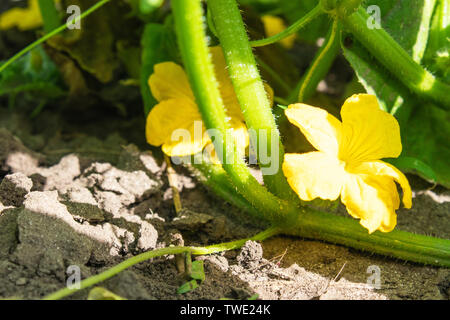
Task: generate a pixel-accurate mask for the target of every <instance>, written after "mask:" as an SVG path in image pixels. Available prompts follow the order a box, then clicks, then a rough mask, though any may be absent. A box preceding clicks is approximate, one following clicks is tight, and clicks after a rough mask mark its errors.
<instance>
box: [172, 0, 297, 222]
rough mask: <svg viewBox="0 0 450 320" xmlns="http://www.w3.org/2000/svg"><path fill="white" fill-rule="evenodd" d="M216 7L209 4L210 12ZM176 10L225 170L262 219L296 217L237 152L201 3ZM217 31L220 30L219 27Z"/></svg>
mask: <svg viewBox="0 0 450 320" xmlns="http://www.w3.org/2000/svg"><path fill="white" fill-rule="evenodd" d="M212 3H213V2H211V1H210V2H209V5H210V8H212V6H211V4H212ZM172 10H173V13H174V18H175V27H176V31H177V36H178V42H179V47H180V51H181V55H182V57H183V62H184V66H185V68H186V72H187V74H188V77H189V80H190V83H191V87H192V90H193V92H194V95H195V98H196V102H197V105H198V107H199V110H200V113H201V114H202V118H203V121H204V123H205V126H206V128H207V129H210V130H214V131H215V132H216V133H218V134H217V135H216V137H214V148H215V151H216V153H217V155H218V157H219V159H222V165H223V168H224V169H225V171H226V172H227V174H228V176H229V178H230V179H231V181H232V183H233V185H234V187H235V188H236V190H237V191H238V192H239V193H240V194H241V195H242V196H243V197H244V198H245V199H246V200H247V201H248V202H250V203H251V204H252V205H253V206H254V207H255V208H256V209H257V210H258V212H259V215H260V217H261V218H262V219H266V220H269V221H271V222H272V223H275V224H279V223H280V220H283V216H286V215H290V214H295V208H293V207H292V206H289V205H288V203H287V202H285V201H282V200H281V199H279V198H277V197H276V196H274V195H273V194H271V193H270V192H268V191H267V189H266V188H265V187H263V186H261V185H260V184H259V182H258V181H257V180H256V179H255V178H254V177H253V176H252V174H251V173H250V171H249V169H248V168H247V166H246V164H245V162H244V161H243V159H241V157H240V156H239V154H238V153H237V152H236V148H235V144H234V140H233V138H232V137H231V136H230V134H229V131H228V123H227V120H226V114H225V107H224V104H223V101H222V98H221V95H220V91H219V88H218V83H217V80H216V77H215V73H214V68H213V65H212V62H211V56H210V52H209V48H208V43H207V38H206V34H205V29H204V24H203V22H204V19H203V10H202V6H201V0H174V1H172ZM212 13H213V14H214V12H213V11H212ZM216 27H217V28H218V29H219V27H218V25H217V24H216ZM261 90H262V92H264V94H262V95H261V96H260V97H259V98H260V99H262V98H263V99H266V100H267V97H266V94H265V91H264V88H263V87H262V83H261ZM254 98H255V99H257V98H258V97H254ZM257 112H259V111H257ZM271 119H272V121H273V118H271ZM217 136H220V138H219V137H217ZM286 184H287V183H286Z"/></svg>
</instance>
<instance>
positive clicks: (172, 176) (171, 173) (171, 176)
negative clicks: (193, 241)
mask: <svg viewBox="0 0 450 320" xmlns="http://www.w3.org/2000/svg"><path fill="white" fill-rule="evenodd" d="M164 161H165V162H166V165H167V169H166V172H167V179H168V180H169V186H170V188H171V189H172V198H173V206H174V207H175V212H176V214H177V216H179V215H180V212H181V210H183V206H182V205H181V198H180V192H179V191H178V188H177V173H176V172H175V170H174V168H173V167H172V162H171V161H170V158H169V157H168V156H167V155H166V154H164Z"/></svg>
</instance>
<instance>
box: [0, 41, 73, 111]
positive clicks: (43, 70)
mask: <svg viewBox="0 0 450 320" xmlns="http://www.w3.org/2000/svg"><path fill="white" fill-rule="evenodd" d="M7 94H8V95H10V99H11V100H10V101H13V100H14V99H15V97H16V96H17V95H18V94H22V97H24V98H26V99H27V101H31V102H34V103H37V105H40V104H41V103H44V104H45V102H46V101H47V100H49V99H54V98H58V97H61V96H62V95H64V94H65V90H64V89H63V88H62V81H61V76H60V73H59V71H58V68H57V67H56V65H55V64H54V63H53V61H52V60H51V59H50V58H49V57H48V55H47V54H46V53H45V51H44V49H43V48H42V47H41V46H39V47H37V48H35V49H34V50H33V51H31V52H29V53H28V54H26V55H25V56H23V57H22V58H21V59H19V60H18V61H16V62H15V63H14V64H12V65H11V66H10V67H9V68H7V69H5V71H3V72H2V73H1V74H0V96H1V95H7Z"/></svg>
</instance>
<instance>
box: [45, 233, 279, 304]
mask: <svg viewBox="0 0 450 320" xmlns="http://www.w3.org/2000/svg"><path fill="white" fill-rule="evenodd" d="M277 233H279V229H277V228H269V229H267V230H265V231H263V232H260V233H258V234H257V235H255V236H253V237H251V238H247V239H241V240H237V241H232V242H226V243H221V244H217V245H211V246H207V247H167V248H162V249H156V250H153V251H148V252H144V253H141V254H139V255H137V256H134V257H132V258H129V259H127V260H125V261H123V262H121V263H119V264H118V265H115V266H114V267H112V268H110V269H108V270H106V271H104V272H102V273H99V274H97V275H95V276H92V277H89V278H87V279H85V280H83V281H81V282H80V283H79V286H77V287H76V288H64V289H61V290H59V291H56V292H54V293H52V294H49V295H47V296H45V297H44V298H43V300H59V299H62V298H64V297H67V296H69V295H71V294H74V293H75V292H77V291H80V290H83V289H85V288H88V287H90V286H93V285H95V284H97V283H100V282H102V281H105V280H107V279H109V278H111V277H113V276H115V275H116V274H118V273H119V272H121V271H123V270H125V269H128V268H130V267H132V266H134V265H135V264H138V263H140V262H143V261H146V260H149V259H153V258H157V257H161V256H164V255H172V254H175V255H176V254H180V253H190V254H192V255H207V254H213V253H218V252H222V251H228V250H234V249H238V248H240V247H242V246H243V245H244V244H245V243H246V242H247V241H249V240H252V241H263V240H265V239H267V238H269V237H271V236H274V235H276V234H277Z"/></svg>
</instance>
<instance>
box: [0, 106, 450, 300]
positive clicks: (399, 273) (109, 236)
mask: <svg viewBox="0 0 450 320" xmlns="http://www.w3.org/2000/svg"><path fill="white" fill-rule="evenodd" d="M0 102H1V101H0ZM21 114H22V113H21ZM21 114H19V113H15V112H11V111H10V110H8V109H7V108H0V170H1V171H0V230H1V232H0V297H3V298H11V297H19V298H25V299H39V298H42V297H43V296H45V295H47V294H49V293H52V292H53V291H55V290H58V289H60V288H62V287H64V286H65V283H66V280H67V278H68V274H67V273H66V271H67V268H68V267H70V266H78V267H79V268H80V270H81V274H82V277H83V278H85V277H89V276H91V275H94V274H97V273H99V272H101V271H103V270H106V269H107V268H109V267H111V266H113V265H115V264H117V263H119V262H120V261H123V260H124V259H126V258H128V257H131V256H133V255H135V254H138V253H141V252H144V251H147V250H151V249H154V248H160V247H166V246H168V245H170V244H172V243H174V241H175V240H174V239H179V238H180V235H181V237H182V238H183V240H184V243H185V245H207V244H214V243H219V242H224V241H229V240H235V239H240V238H243V237H248V236H252V235H254V234H255V233H257V232H258V231H260V230H262V226H261V225H259V224H258V223H257V222H255V221H252V220H250V219H249V218H247V216H246V215H245V214H244V213H243V212H241V211H239V210H238V209H236V208H234V207H232V206H231V205H229V204H227V203H226V202H224V201H222V200H221V199H218V198H217V197H216V196H215V195H214V194H212V193H211V192H209V191H208V190H207V189H206V188H205V187H203V186H202V185H201V184H200V183H198V182H197V181H196V179H195V177H193V176H192V175H190V174H189V172H188V171H186V170H184V169H183V168H179V167H176V170H177V180H178V188H179V189H180V191H181V201H182V204H183V206H184V208H186V209H188V210H189V212H188V213H187V214H186V215H185V216H184V217H182V218H181V219H179V218H176V215H175V211H174V209H173V201H172V191H171V189H170V186H169V185H168V181H167V177H166V170H165V165H164V164H163V163H162V161H161V160H160V159H161V155H160V154H159V153H158V150H155V149H154V150H153V154H152V152H151V151H149V147H148V146H147V145H146V144H145V141H144V137H143V134H142V133H143V132H144V121H143V117H142V116H141V115H138V116H135V117H129V118H128V119H126V121H124V119H123V118H121V117H119V116H116V115H114V112H110V111H109V110H101V109H100V110H98V111H97V112H96V113H92V112H85V113H84V112H80V113H78V114H75V113H71V112H69V111H61V112H59V113H58V112H55V111H54V110H52V109H50V110H48V111H45V110H44V112H42V113H41V114H40V115H39V116H38V117H37V118H35V119H32V120H30V119H29V118H28V117H26V116H23V115H21ZM409 179H410V181H411V184H412V186H413V189H414V199H413V201H414V202H413V208H412V209H411V210H399V211H398V228H399V229H401V230H407V231H411V232H415V233H421V234H427V235H433V236H438V237H442V238H450V214H449V212H450V210H449V209H450V192H449V190H446V189H444V188H442V187H439V186H437V187H433V186H432V185H430V184H429V183H427V182H426V181H423V180H421V179H419V178H417V177H415V176H409ZM343 212H345V209H344V208H342V207H339V208H337V213H338V214H342V213H343ZM197 259H202V260H204V261H205V273H206V280H205V281H204V282H203V283H202V284H201V285H200V287H199V288H197V289H195V290H193V291H191V292H189V293H187V294H177V293H176V291H177V288H178V287H179V286H180V284H182V283H183V281H184V280H183V279H182V277H181V276H180V275H179V274H178V271H177V269H176V266H175V262H174V257H172V256H170V257H163V258H158V259H154V260H152V261H147V262H143V263H141V264H139V265H137V266H135V267H132V268H130V269H128V270H126V271H124V272H122V273H120V274H119V275H117V276H115V277H114V278H111V279H110V280H108V281H106V282H104V283H102V284H101V286H103V287H105V288H107V289H109V290H111V291H113V292H114V293H116V294H118V295H120V296H122V297H125V298H127V299H220V298H230V299H246V298H249V297H251V296H253V295H255V294H258V297H259V298H260V299H438V300H439V299H449V297H450V270H449V269H444V268H436V267H429V266H423V265H419V264H413V263H406V262H404V261H399V260H395V259H390V258H385V257H382V256H378V255H372V254H367V253H361V252H359V251H356V250H353V249H349V248H346V247H342V246H338V245H333V244H329V243H323V242H320V241H314V240H310V239H300V238H291V237H274V238H271V239H269V240H266V241H264V242H263V243H262V244H260V243H256V242H248V243H247V244H246V245H245V246H244V247H243V248H242V249H241V250H235V251H229V252H226V253H222V254H215V255H211V256H204V257H197ZM378 268H379V269H378ZM370 270H379V271H380V287H379V289H377V288H374V286H373V285H371V284H370V281H369V282H368V280H370V279H371V278H370V277H371V275H372V274H371V273H370ZM338 274H339V276H338ZM87 294H88V290H83V291H80V292H78V293H76V294H75V295H73V296H71V297H69V298H68V299H85V298H86V297H87Z"/></svg>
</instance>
